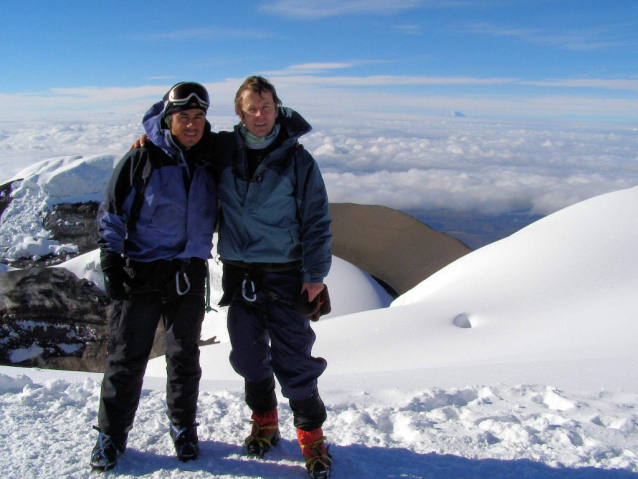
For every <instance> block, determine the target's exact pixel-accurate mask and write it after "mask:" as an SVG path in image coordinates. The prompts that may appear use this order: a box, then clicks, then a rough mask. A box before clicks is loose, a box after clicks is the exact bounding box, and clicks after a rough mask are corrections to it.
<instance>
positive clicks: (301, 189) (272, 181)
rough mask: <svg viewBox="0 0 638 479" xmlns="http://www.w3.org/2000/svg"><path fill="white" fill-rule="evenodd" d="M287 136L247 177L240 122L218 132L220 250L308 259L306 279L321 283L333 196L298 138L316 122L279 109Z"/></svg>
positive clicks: (229, 254)
mask: <svg viewBox="0 0 638 479" xmlns="http://www.w3.org/2000/svg"><path fill="white" fill-rule="evenodd" d="M277 122H278V123H279V124H280V125H281V128H282V129H285V132H286V134H287V139H286V140H285V141H284V142H283V143H282V144H281V145H280V146H279V147H278V148H277V149H275V150H274V151H272V152H271V153H270V154H269V155H268V156H266V157H265V158H264V159H263V160H262V161H261V163H260V164H259V166H258V167H257V169H256V171H255V173H254V175H253V177H252V178H247V171H248V165H247V158H246V151H245V146H244V142H243V139H242V137H241V135H240V134H239V125H237V126H236V127H235V131H234V132H220V133H219V134H217V135H213V137H214V139H215V140H216V141H217V149H216V151H217V154H216V155H215V168H216V169H217V171H218V175H219V181H218V190H219V199H220V204H221V213H220V223H219V242H218V245H217V250H218V252H219V255H220V257H221V258H222V260H230V261H242V262H244V263H290V262H295V261H302V262H303V273H304V277H303V280H304V281H305V282H313V283H321V282H323V278H324V277H325V276H327V275H328V272H329V271H330V266H331V263H332V255H331V252H330V243H331V240H332V234H331V233H330V215H329V214H328V196H327V194H326V187H325V184H324V182H323V178H322V176H321V172H320V171H319V167H318V165H317V163H316V162H315V160H314V159H313V157H312V155H310V153H308V151H306V150H305V149H304V148H303V146H301V145H299V143H298V141H297V140H298V139H299V138H300V137H301V136H302V135H304V134H306V133H308V132H309V131H310V130H311V126H310V125H309V124H308V123H307V122H306V120H304V119H303V118H302V117H301V115H299V114H298V113H297V112H295V111H294V110H291V109H289V108H280V109H279V114H278V117H277Z"/></svg>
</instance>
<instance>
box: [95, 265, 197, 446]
mask: <svg viewBox="0 0 638 479" xmlns="http://www.w3.org/2000/svg"><path fill="white" fill-rule="evenodd" d="M204 265H205V262H203V260H198V261H194V262H192V263H191V265H190V267H189V270H188V272H189V278H190V282H191V292H189V293H188V294H185V295H183V296H175V297H174V298H171V299H170V300H169V301H166V298H165V293H164V299H163V294H162V293H161V292H159V291H153V290H152V289H153V287H148V285H144V286H142V287H141V288H140V290H141V291H139V292H133V294H132V298H131V299H130V300H127V301H115V302H114V303H113V310H112V313H111V317H110V320H109V339H108V345H107V352H108V355H107V358H106V364H105V372H104V379H103V380H102V390H101V396H100V407H99V411H98V426H99V428H100V430H101V431H102V432H104V433H105V434H108V435H117V434H124V433H127V432H129V431H130V429H131V428H132V427H133V420H134V417H135V412H136V411H137V407H138V404H139V400H140V394H141V392H142V383H143V379H144V372H145V371H146V365H147V363H148V358H149V355H150V353H151V349H152V347H153V340H154V338H155V330H156V329H157V325H158V322H159V321H160V320H162V321H163V323H164V328H165V330H166V371H167V382H166V404H167V408H168V412H167V414H168V418H169V419H170V421H171V422H173V423H175V424H178V425H183V426H186V425H190V424H193V423H194V422H195V419H196V413H197V398H198V395H199V381H200V379H201V375H202V370H201V368H200V365H199V346H198V343H199V339H200V335H201V326H202V321H203V320H204V310H205V298H204V285H205V270H204V269H203V268H204ZM158 267H160V268H166V267H167V265H165V264H158ZM149 273H152V275H153V276H154V278H155V279H157V278H158V277H160V278H161V276H159V275H160V274H163V273H160V271H159V270H156V269H153V271H149ZM144 274H146V272H144ZM173 274H174V273H173ZM202 274H204V276H202ZM168 276H170V277H173V278H174V276H171V275H168ZM173 281H174V279H173Z"/></svg>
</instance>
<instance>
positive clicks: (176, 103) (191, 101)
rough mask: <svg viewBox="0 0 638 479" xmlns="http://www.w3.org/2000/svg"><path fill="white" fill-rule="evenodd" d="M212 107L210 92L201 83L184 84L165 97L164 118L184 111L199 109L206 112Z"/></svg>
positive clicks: (176, 86)
mask: <svg viewBox="0 0 638 479" xmlns="http://www.w3.org/2000/svg"><path fill="white" fill-rule="evenodd" d="M208 105H210V99H209V97H208V92H207V91H206V88H204V87H203V86H202V85H200V84H199V83H195V82H182V83H178V84H177V85H175V86H174V87H173V88H171V89H170V90H169V91H168V93H166V95H164V113H163V115H162V116H163V118H166V117H167V116H170V115H172V114H173V113H179V112H180V111H184V110H192V109H199V110H203V111H206V110H208Z"/></svg>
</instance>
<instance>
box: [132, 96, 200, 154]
mask: <svg viewBox="0 0 638 479" xmlns="http://www.w3.org/2000/svg"><path fill="white" fill-rule="evenodd" d="M163 113H164V101H158V102H157V103H155V104H154V105H153V106H152V107H151V108H150V109H149V110H148V111H147V112H146V114H145V115H144V118H143V119H142V124H143V125H144V130H146V135H147V136H148V139H149V140H151V141H152V142H153V144H155V145H156V146H158V147H160V148H161V149H162V150H163V151H164V153H166V154H167V155H168V156H175V155H176V154H177V153H178V152H179V149H178V147H177V144H176V143H175V141H174V140H173V135H172V134H171V131H170V130H169V129H167V128H164V126H165V124H164V121H163ZM210 130H211V128H210V123H208V120H206V126H205V128H204V136H203V137H206V136H207V135H208V134H209V133H210ZM203 137H202V138H203ZM200 141H201V140H200Z"/></svg>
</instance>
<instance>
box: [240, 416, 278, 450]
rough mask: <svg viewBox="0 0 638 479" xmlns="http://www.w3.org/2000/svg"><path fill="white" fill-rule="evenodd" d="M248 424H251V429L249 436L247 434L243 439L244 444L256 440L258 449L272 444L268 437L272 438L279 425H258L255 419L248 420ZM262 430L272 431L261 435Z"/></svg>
mask: <svg viewBox="0 0 638 479" xmlns="http://www.w3.org/2000/svg"><path fill="white" fill-rule="evenodd" d="M250 424H252V426H253V429H252V431H251V433H250V436H248V437H247V438H246V440H245V441H244V442H245V443H246V445H248V444H250V443H252V442H253V441H257V444H258V445H259V448H260V449H263V447H264V445H267V446H268V447H270V446H272V444H271V443H270V439H268V438H269V437H270V438H272V437H273V436H274V435H275V433H276V432H277V429H278V428H279V426H273V425H270V426H260V425H259V424H257V422H255V421H250ZM262 431H272V433H271V434H265V435H261V432H262Z"/></svg>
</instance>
